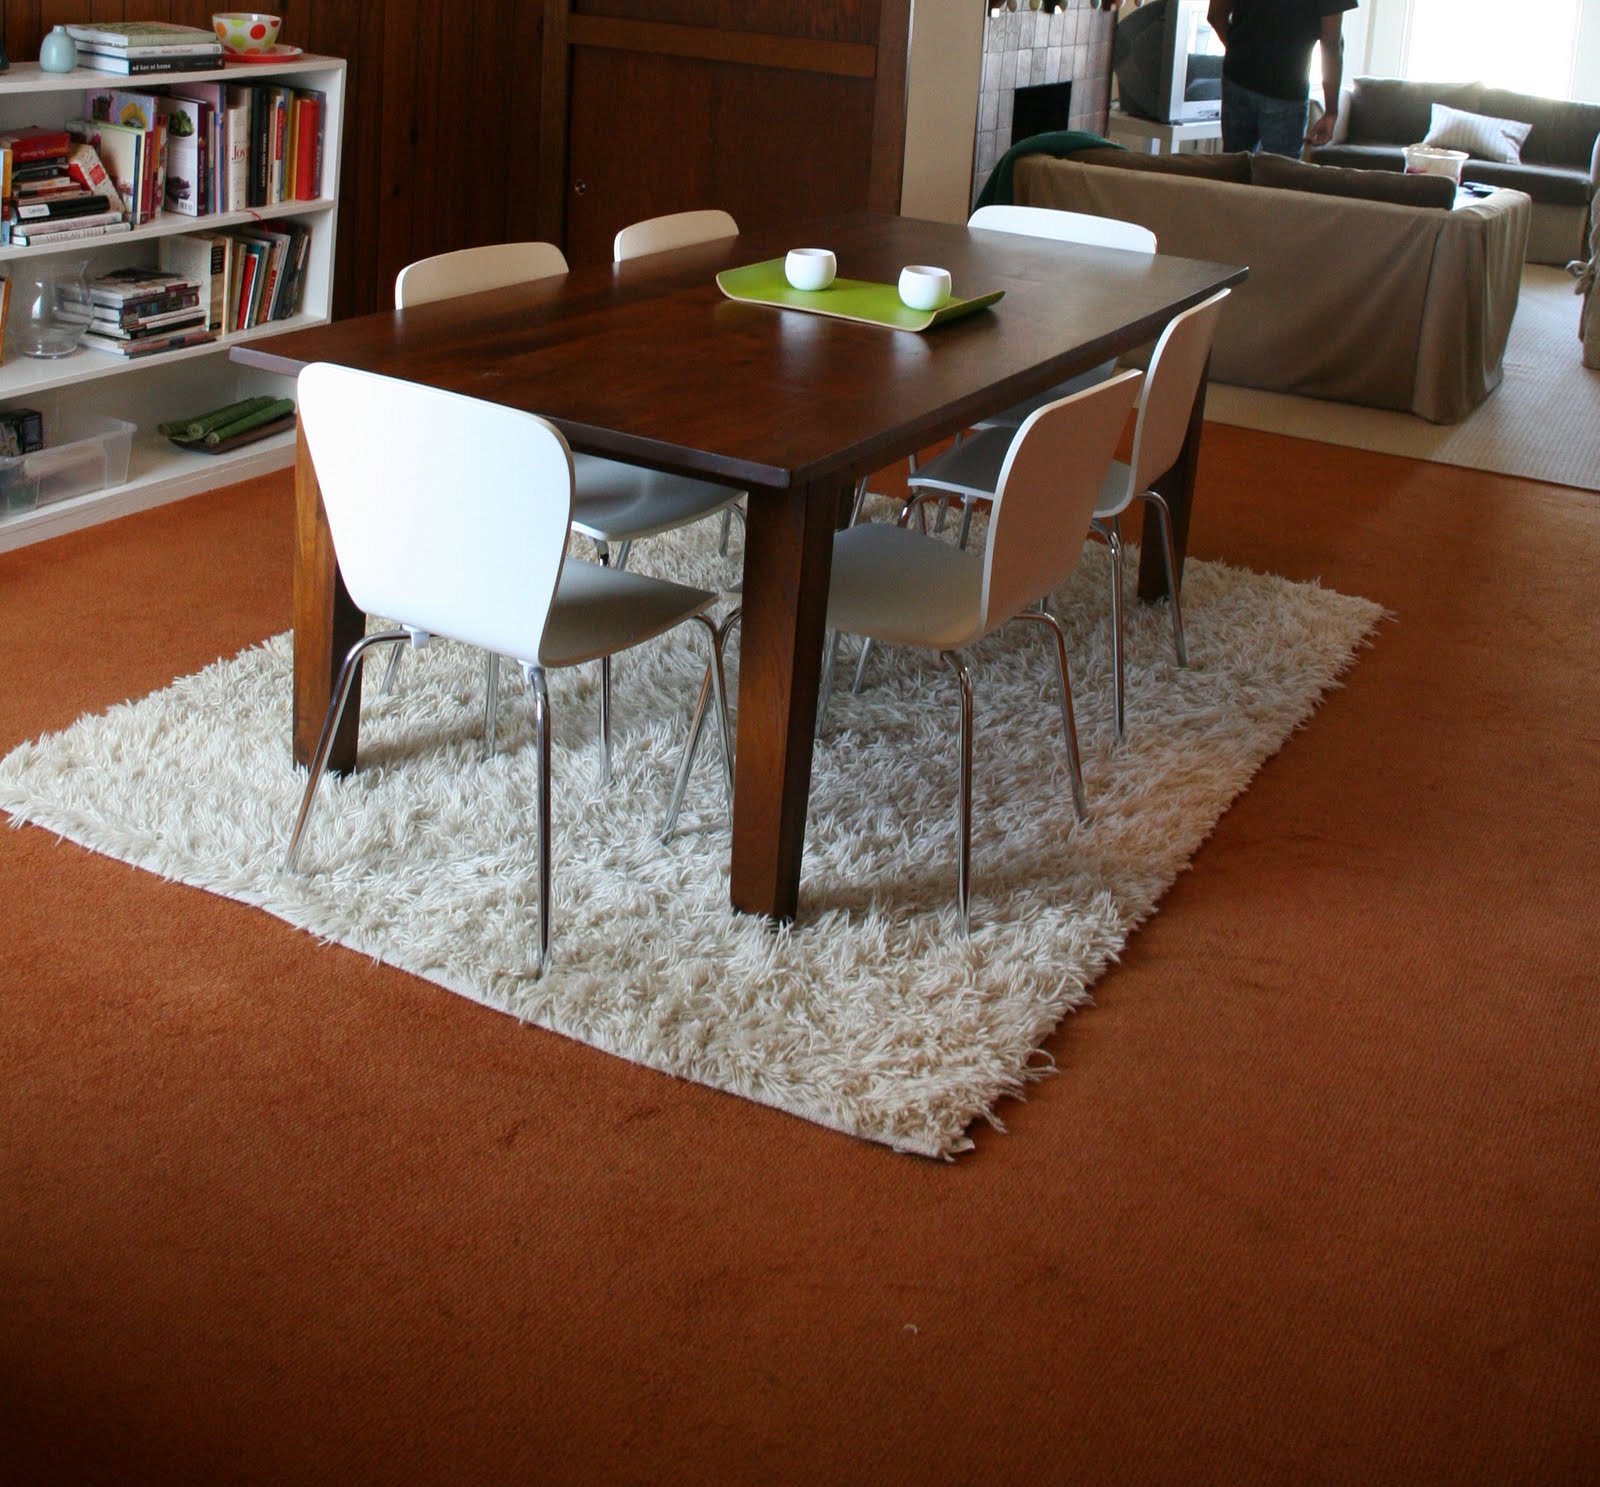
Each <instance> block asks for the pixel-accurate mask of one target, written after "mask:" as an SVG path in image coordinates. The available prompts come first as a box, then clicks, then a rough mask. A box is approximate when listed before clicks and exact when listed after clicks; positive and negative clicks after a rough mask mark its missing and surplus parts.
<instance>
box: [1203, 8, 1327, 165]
mask: <svg viewBox="0 0 1600 1487" xmlns="http://www.w3.org/2000/svg"><path fill="white" fill-rule="evenodd" d="M1356 4H1357V0H1211V4H1210V9H1209V12H1208V14H1207V16H1206V19H1207V20H1208V21H1209V22H1210V24H1211V29H1212V30H1213V31H1215V32H1216V33H1217V39H1218V40H1219V41H1220V42H1221V43H1222V45H1223V48H1224V52H1225V55H1224V57H1223V62H1222V148H1223V149H1224V150H1257V149H1261V150H1269V151H1271V152H1272V153H1273V154H1274V155H1289V156H1296V157H1297V156H1298V155H1299V154H1300V151H1301V148H1302V147H1303V146H1304V145H1306V144H1313V145H1322V144H1326V143H1327V142H1328V139H1329V137H1330V136H1331V135H1332V134H1333V121H1334V119H1335V118H1336V117H1337V116H1338V112H1339V85H1340V83H1341V82H1343V80H1344V38H1343V35H1342V32H1341V26H1342V19H1343V16H1344V12H1345V11H1347V10H1354V9H1355V8H1356ZM1318 42H1321V43H1322V97H1323V103H1324V112H1323V114H1322V117H1321V118H1319V119H1318V120H1317V122H1316V123H1315V124H1314V125H1312V126H1311V128H1310V130H1309V131H1308V130H1307V129H1306V118H1307V116H1308V114H1309V113H1310V98H1311V86H1310V76H1311V49H1312V47H1314V46H1316V45H1317V43H1318Z"/></svg>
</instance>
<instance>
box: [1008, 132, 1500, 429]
mask: <svg viewBox="0 0 1600 1487" xmlns="http://www.w3.org/2000/svg"><path fill="white" fill-rule="evenodd" d="M1085 153H1088V154H1090V155H1091V156H1092V157H1096V158H1098V160H1099V161H1100V162H1101V163H1091V162H1089V161H1086V160H1085V159H1084V156H1083V154H1082V153H1080V154H1078V155H1075V156H1067V157H1065V158H1062V159H1055V158H1052V157H1050V156H1046V155H1028V156H1025V157H1023V158H1022V159H1020V160H1018V161H1017V162H1016V166H1015V171H1014V185H1013V193H1014V199H1015V200H1016V201H1018V202H1020V203H1024V204H1027V205H1031V206H1043V207H1056V208H1062V209H1065V210H1068V211H1074V212H1091V213H1094V214H1095V215H1097V216H1102V217H1120V218H1123V219H1125V220H1127V221H1131V222H1139V223H1142V224H1143V225H1144V226H1146V227H1148V228H1150V229H1151V230H1152V231H1153V232H1154V233H1155V235H1156V241H1157V243H1158V244H1159V246H1160V250H1161V251H1162V252H1163V253H1176V254H1180V255H1182V256H1183V257H1186V258H1201V259H1207V260H1210V261H1212V262H1217V263H1238V264H1245V265H1247V266H1248V267H1249V269H1250V277H1249V278H1248V279H1247V280H1246V281H1245V282H1244V283H1243V284H1241V285H1240V286H1238V288H1236V289H1235V290H1234V295H1233V302H1232V303H1231V304H1230V305H1229V307H1228V313H1227V314H1226V315H1225V316H1223V319H1222V324H1221V327H1220V329H1219V330H1218V333H1217V339H1216V343H1215V346H1214V349H1213V351H1212V359H1211V376H1212V378H1213V379H1214V380H1216V381H1218V382H1227V383H1234V384H1237V385H1239V386H1243V387H1258V388H1265V389H1268V390H1271V391H1274V392H1292V393H1299V394H1301V395H1303V396H1306V397H1314V398H1328V399H1332V400H1334V401H1337V402H1346V403H1360V404H1363V405H1365V406H1368V407H1374V408H1393V409H1399V410H1402V411H1407V412H1411V413H1415V414H1417V415H1418V416H1420V417H1422V418H1426V419H1428V420H1430V421H1431V422H1434V423H1454V422H1457V421H1459V420H1460V419H1462V418H1465V417H1466V415H1467V414H1468V413H1470V412H1471V411H1472V410H1473V409H1474V408H1475V407H1477V406H1478V404H1480V403H1481V402H1482V401H1483V400H1484V399H1485V398H1486V397H1488V395H1489V394H1490V393H1491V392H1493V391H1494V389H1495V388H1496V387H1498V386H1499V385H1500V379H1501V358H1502V357H1503V355H1504V353H1505V345H1506V337H1507V336H1508V335H1509V333H1510V330H1511V319H1512V316H1513V315H1514V314H1515V312H1516V307H1517V293H1518V290H1519V288H1520V285H1521V272H1522V260H1523V252H1524V248H1525V245H1526V242H1527V236H1528V222H1529V217H1530V212H1531V206H1530V202H1529V199H1528V197H1527V196H1526V195H1525V194H1524V193H1522V192H1520V191H1511V190H1495V191H1493V192H1492V193H1491V194H1490V195H1488V196H1485V197H1483V198H1482V199H1473V198H1465V197H1464V198H1462V199H1461V204H1459V205H1452V206H1439V205H1435V206H1413V205H1406V204H1402V203H1401V202H1398V201H1380V200H1367V199H1363V198H1360V197H1350V196H1343V195H1334V194H1327V193H1326V192H1325V191H1324V190H1321V189H1303V188H1302V189H1288V188H1285V187H1284V186H1281V185H1274V186H1266V185H1256V184H1252V183H1251V181H1250V179H1249V178H1250V176H1251V173H1252V160H1251V157H1248V156H1234V157H1229V156H1212V157H1209V162H1210V163H1203V162H1206V161H1207V157H1196V156H1188V157H1184V156H1178V157H1172V158H1171V161H1170V163H1169V164H1168V165H1167V166H1166V167H1164V168H1163V167H1160V166H1154V165H1153V162H1154V161H1155V160H1156V158H1157V157H1151V156H1145V157H1141V158H1142V162H1143V163H1141V164H1140V165H1139V167H1138V168H1128V167H1129V166H1130V162H1129V161H1128V160H1127V159H1123V160H1120V161H1118V162H1116V164H1112V163H1106V162H1109V160H1110V154H1109V152H1106V151H1093V152H1085ZM1254 161H1255V162H1260V163H1257V164H1255V165H1254V167H1253V169H1254V172H1255V174H1257V175H1260V176H1263V177H1266V176H1270V177H1271V178H1272V179H1274V180H1281V179H1286V178H1289V177H1294V178H1296V179H1297V180H1303V181H1306V182H1315V183H1316V184H1317V185H1318V186H1321V185H1323V184H1324V183H1327V184H1331V185H1337V186H1340V187H1342V188H1345V189H1355V188H1357V187H1362V186H1365V185H1366V182H1356V183H1355V185H1354V186H1352V185H1351V183H1349V182H1348V181H1345V180H1344V179H1343V178H1345V177H1365V178H1366V180H1367V181H1369V182H1372V183H1373V184H1374V187H1375V188H1376V187H1378V186H1379V185H1380V184H1381V185H1382V189H1387V190H1389V191H1390V192H1393V193H1398V192H1400V191H1402V190H1411V189H1413V188H1410V187H1404V186H1403V183H1405V182H1408V181H1409V182H1422V181H1425V180H1426V179H1428V178H1424V177H1416V176H1413V177H1405V176H1394V175H1390V174H1388V173H1387V172H1344V171H1340V172H1337V173H1336V176H1327V175H1324V176H1319V175H1317V173H1318V172H1323V171H1326V170H1327V169H1328V168H1327V167H1320V166H1313V165H1302V164H1299V163H1298V162H1294V161H1287V160H1281V159H1278V158H1277V157H1273V158H1272V159H1270V160H1268V159H1267V157H1263V156H1256V157H1254ZM1119 165H1120V166H1121V167H1122V168H1118V166H1119ZM1202 172H1203V173H1202ZM1300 172H1312V175H1311V176H1297V175H1296V173H1300ZM1228 176H1232V179H1228V178H1226V177H1228ZM1432 179H1433V181H1434V182H1435V183H1436V184H1435V188H1434V189H1435V190H1436V191H1442V193H1443V196H1442V199H1444V200H1448V201H1452V202H1453V201H1455V199H1456V198H1455V195H1454V191H1453V189H1446V188H1447V186H1448V183H1446V182H1444V181H1443V180H1442V179H1441V178H1437V177H1435V178H1432ZM1419 189H1420V188H1419ZM1432 199H1435V200H1438V199H1440V198H1439V197H1438V196H1435V197H1434V198H1432Z"/></svg>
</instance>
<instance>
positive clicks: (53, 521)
mask: <svg viewBox="0 0 1600 1487" xmlns="http://www.w3.org/2000/svg"><path fill="white" fill-rule="evenodd" d="M217 81H224V82H229V83H264V82H273V83H283V84H286V85H287V86H289V87H294V88H311V89H315V90H316V91H317V92H319V93H321V94H323V96H324V97H325V98H326V100H327V106H326V110H325V118H324V123H323V156H322V162H323V163H322V196H321V197H320V198H319V199H318V200H316V201H290V202H282V203H280V204H278V205H276V206H266V207H257V208H254V209H253V210H250V211H245V212H215V213H211V214H209V215H207V216H203V217H188V216H183V215H180V214H178V213H172V212H162V213H158V214H157V215H156V216H155V218H154V219H153V220H152V221H150V222H147V223H145V224H143V225H142V226H139V227H136V228H134V229H133V231H132V232H125V233H118V234H116V235H114V236H112V237H106V238H85V239H79V240H77V241H75V242H72V243H64V244H62V245H60V246H59V247H37V248H15V247H11V246H9V245H0V271H4V272H6V273H8V274H9V273H14V272H16V270H17V269H18V268H19V267H20V266H21V265H22V264H24V263H28V262H31V261H32V260H35V259H39V260H67V261H71V260H82V261H84V262H85V264H86V266H87V269H88V272H89V273H90V274H94V273H97V272H100V273H103V272H105V271H106V270H107V269H113V268H119V267H122V266H123V265H125V264H141V263H142V264H152V265H153V264H154V263H155V261H156V252H157V244H156V241H155V240H156V239H159V238H162V237H164V236H167V235H169V234H171V233H181V232H201V231H212V230H215V229H219V228H227V227H237V226H243V225H246V224H249V223H254V222H270V221H273V220H274V219H285V218H290V219H296V220H299V221H302V222H305V223H306V224H307V225H308V226H309V227H310V228H311V243H310V252H309V258H308V261H307V265H306V280H305V287H304V291H303V294H302V297H301V302H300V313H299V314H297V315H296V316H294V317H293V318H292V319H289V320H274V321H271V322H269V323H267V324H265V325H260V326H256V327H255V328H254V329H252V330H247V331H240V332H235V333H232V334H225V335H222V336H219V337H218V338H217V339H216V340H215V341H212V342H209V343H208V344H206V345H203V346H189V347H185V348H184V349H182V350H179V351H172V352H165V353H159V354H157V355H154V356H151V357H148V358H146V359H144V360H140V361H132V362H124V361H123V360H122V359H121V358H119V357H117V356H114V355H111V354H109V353H107V352H104V351H94V350H87V349H80V350H78V351H75V352H73V353H72V354H71V355H70V356H64V357H60V358H57V359H55V360H44V359H35V358H32V357H26V356H23V355H21V354H20V353H18V352H15V351H8V352H7V354H6V355H5V358H4V360H3V361H0V408H15V407H27V408H37V409H38V410H39V411H40V413H42V414H43V415H44V420H45V434H46V439H47V441H48V438H49V433H50V429H51V426H52V424H54V423H57V422H58V421H60V420H62V419H70V418H71V417H72V416H73V415H83V414H94V415H107V416H111V417H114V418H121V419H127V420H129V421H131V422H133V423H134V424H136V425H137V428H138V431H137V433H136V434H135V435H134V441H133V453H132V458H131V460H130V463H129V468H128V479H127V480H126V481H125V482H124V483H123V484H121V485H115V486H110V487H107V488H106V489H104V490H99V491H94V492H91V493H90V494H88V495H83V496H75V497H72V498H71V499H68V500H65V501H58V502H54V503H52V504H49V505H45V506H39V507H36V508H34V509H33V510H29V511H19V512H0V552H6V551H9V550H11V549H12V548H17V547H24V546H26V545H28V544H29V543H33V542H40V541H43V540H44V539H45V538H47V537H55V536H58V535H60V534H61V533H63V532H70V531H74V530H76V529H77V528H79V527H87V526H93V525H94V524H95V523H97V522H102V521H108V520H110V519H111V518H112V517H116V516H124V515H126V514H127V513H129V512H131V511H140V510H143V509H144V508H146V507H149V506H159V505H161V504H162V503H163V502H167V501H176V500H180V499H182V498H183V497H185V496H192V495H196V494H198V493H200V492H201V491H206V490H211V489H215V488H216V487H218V486H223V485H230V484H232V483H233V482H234V481H237V480H244V479H247V478H249V477H251V476H254V475H261V474H265V473H267V472H268V471H270V470H277V469H282V468H284V467H285V466H287V465H290V464H292V463H293V461H294V436H293V434H279V435H276V436H274V437H273V438H270V439H265V440H262V441H261V442H260V443H257V444H251V445H247V446H245V447H244V448H242V449H237V450H232V451H230V452H228V453H226V454H218V455H203V454H193V453H189V452H187V451H184V450H181V449H178V448H176V447H175V446H173V445H171V444H169V443H168V442H167V441H166V440H165V439H163V438H162V437H161V436H160V435H159V434H157V433H156V431H155V428H156V425H157V424H158V423H160V422H162V421H163V420H166V419H170V418H177V417H180V416H181V415H183V414H185V413H192V412H194V411H196V410H197V409H200V408H207V407H216V406H218V405H220V404H222V403H226V402H231V401H234V400H236V399H239V398H246V397H250V396H252V395H253V394H256V393H273V394H275V395H280V396H286V397H288V396H293V394H294V386H293V381H292V379H290V378H285V377H277V376H274V375H272V374H271V373H268V372H262V371H258V370H255V369H253V368H249V367H241V366H237V365H235V364H234V363H233V362H231V361H229V359H228V351H229V348H230V347H233V346H236V345H238V344H239V343H240V342H242V341H249V340H256V339H258V338H260V337H262V336H273V335H281V334H283V333H284V332H285V331H289V330H298V329H300V328H302V327H304V326H308V325H321V324H323V323H324V322H325V321H327V319H328V318H329V312H330V306H331V303H332V296H333V256H334V245H335V242H336V231H337V220H338V199H339V157H340V154H341V150H340V145H341V140H342V136H343V129H344V88H345V64H344V62H343V61H342V60H340V59H338V58H335V57H317V56H312V55H309V54H305V55H302V56H298V57H289V58H285V59H283V60H282V61H281V62H273V63H249V64H242V65H241V64H235V65H233V66H229V67H221V68H217V69H216V70H214V71H207V72H183V73H168V74H162V73H150V74H145V75H142V76H140V77H136V78H121V77H117V76H116V75H115V74H112V73H108V72H94V71H91V70H89V69H87V68H78V69H77V70H75V71H73V72H63V73H51V72H41V71H40V70H39V64H38V63H37V62H17V63H13V64H12V67H11V70H10V71H9V72H7V73H3V74H0V129H17V128H21V127H23V126H24V125H28V124H41V125H45V126H46V127H57V126H59V125H61V124H63V123H65V121H66V120H68V119H71V118H77V117H80V116H81V115H82V114H83V112H84V107H83V95H84V93H85V92H86V91H87V90H89V89H98V88H127V89H130V90H133V91H138V92H152V91H154V92H160V91H173V92H182V91H183V85H184V84H186V83H189V82H217Z"/></svg>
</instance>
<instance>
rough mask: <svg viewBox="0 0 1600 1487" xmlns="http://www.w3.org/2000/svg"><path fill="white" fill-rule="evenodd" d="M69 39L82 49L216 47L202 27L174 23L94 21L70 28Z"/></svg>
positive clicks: (213, 40)
mask: <svg viewBox="0 0 1600 1487" xmlns="http://www.w3.org/2000/svg"><path fill="white" fill-rule="evenodd" d="M67 35H68V36H70V37H71V38H72V39H73V40H74V41H76V42H78V43H79V44H80V45H81V44H82V43H84V42H87V43H88V44H89V45H90V46H99V47H120V48H124V49H127V48H137V49H144V48H149V47H168V46H177V47H183V46H199V45H201V44H202V43H210V44H211V45H212V46H216V45H217V44H218V43H217V38H216V36H215V34H214V33H212V32H210V31H206V30H203V29H201V28H200V27H199V26H180V25H177V24H176V23H175V22H172V21H94V22H82V23H80V24H77V25H69V26H68V27H67Z"/></svg>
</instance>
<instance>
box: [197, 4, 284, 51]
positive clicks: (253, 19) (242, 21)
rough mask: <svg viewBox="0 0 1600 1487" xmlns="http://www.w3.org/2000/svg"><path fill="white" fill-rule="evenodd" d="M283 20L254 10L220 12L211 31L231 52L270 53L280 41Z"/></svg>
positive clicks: (214, 19) (212, 20) (214, 17)
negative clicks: (279, 33)
mask: <svg viewBox="0 0 1600 1487" xmlns="http://www.w3.org/2000/svg"><path fill="white" fill-rule="evenodd" d="M282 24H283V18H282V17H281V16H275V15H261V14H260V13H259V12H257V11H254V10H219V11H218V12H217V13H216V14H215V15H213V16H212V17H211V29H212V30H213V31H215V32H216V33H217V40H218V41H220V42H221V43H222V44H223V46H224V47H226V48H227V49H228V50H229V51H230V52H270V51H271V50H272V48H273V46H274V45H275V44H276V43H277V40H278V28H279V27H280V26H281V25H282Z"/></svg>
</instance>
